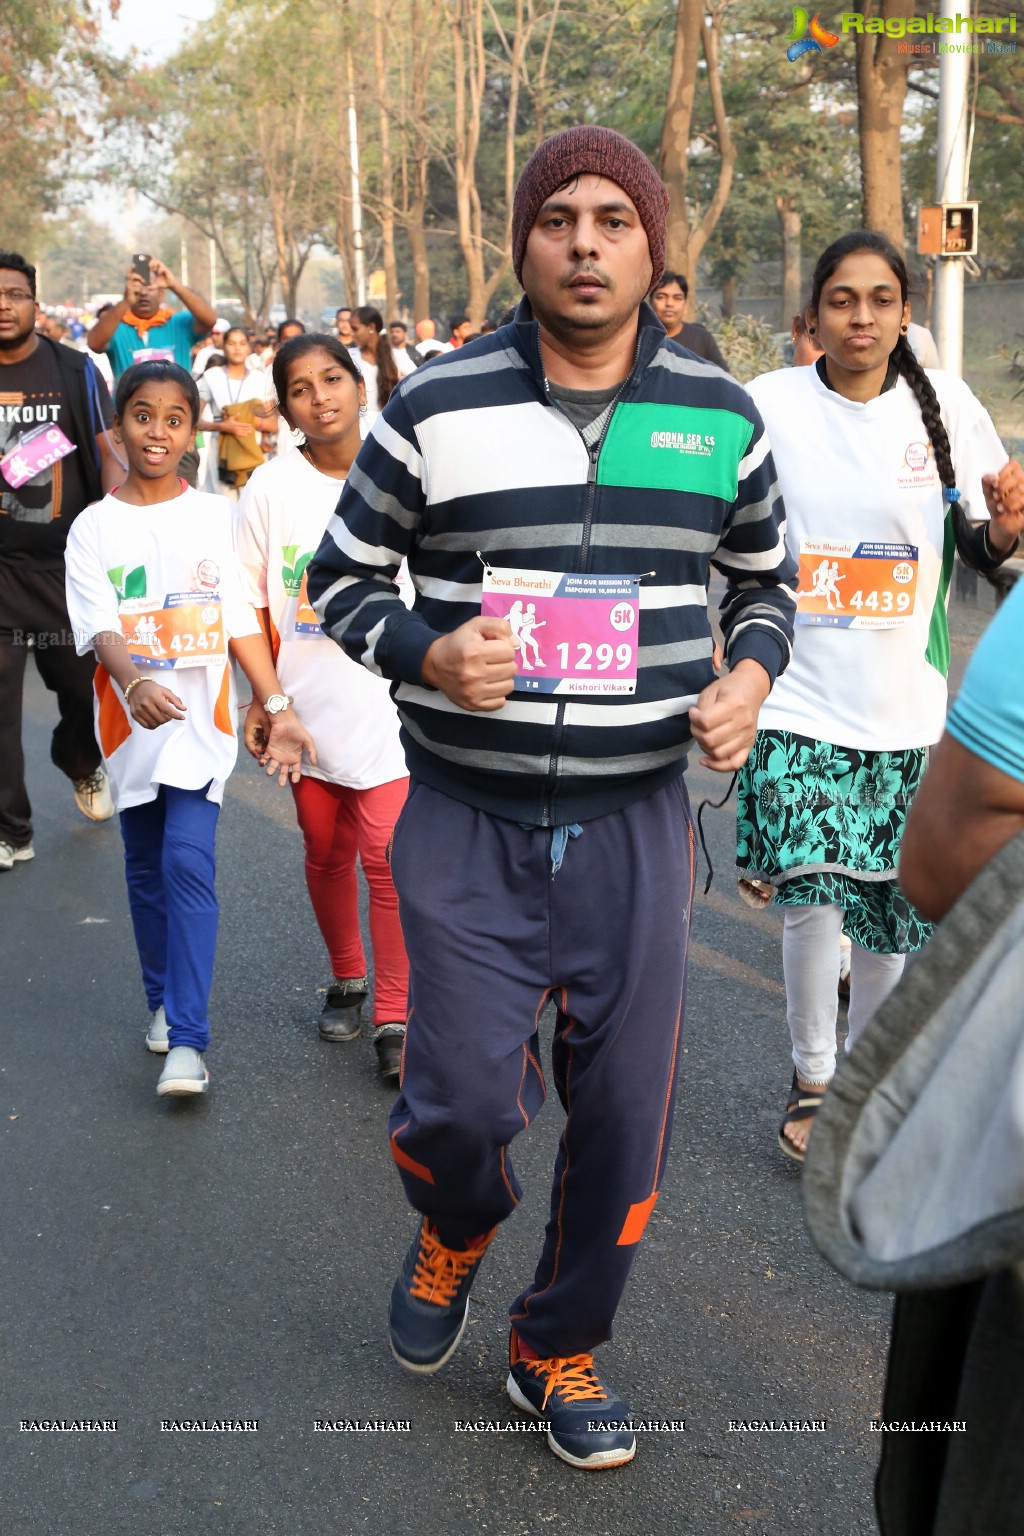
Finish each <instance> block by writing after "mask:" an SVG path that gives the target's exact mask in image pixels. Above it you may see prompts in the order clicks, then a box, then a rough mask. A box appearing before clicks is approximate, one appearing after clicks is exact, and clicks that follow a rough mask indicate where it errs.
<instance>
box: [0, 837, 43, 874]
mask: <svg viewBox="0 0 1024 1536" xmlns="http://www.w3.org/2000/svg"><path fill="white" fill-rule="evenodd" d="M35 856H36V851H35V849H34V848H33V847H32V844H31V843H26V844H25V846H24V848H12V847H11V845H10V843H0V869H13V868H14V866H15V864H25V863H27V862H28V860H29V859H34V858H35Z"/></svg>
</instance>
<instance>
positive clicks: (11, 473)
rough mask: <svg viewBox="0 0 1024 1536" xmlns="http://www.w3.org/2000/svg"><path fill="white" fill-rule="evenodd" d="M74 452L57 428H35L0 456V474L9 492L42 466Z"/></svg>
mask: <svg viewBox="0 0 1024 1536" xmlns="http://www.w3.org/2000/svg"><path fill="white" fill-rule="evenodd" d="M74 452H75V445H74V443H72V442H71V441H70V440H69V439H68V438H66V437H65V436H64V433H63V432H62V431H61V429H60V427H36V429H35V431H34V432H26V433H25V435H24V437H22V438H21V439H20V440H19V442H18V444H17V447H15V448H12V449H11V451H10V453H7V454H5V455H4V457H3V458H2V459H0V475H3V477H4V479H5V480H6V481H7V484H8V485H9V486H10V487H11V490H12V491H16V490H17V489H18V487H19V486H20V485H24V484H25V483H26V481H28V480H34V479H35V477H36V475H41V474H42V472H43V470H44V469H49V467H50V465H51V464H56V462H57V460H58V459H66V458H67V456H68V454H69V453H74Z"/></svg>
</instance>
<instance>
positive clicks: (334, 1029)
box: [320, 976, 370, 1041]
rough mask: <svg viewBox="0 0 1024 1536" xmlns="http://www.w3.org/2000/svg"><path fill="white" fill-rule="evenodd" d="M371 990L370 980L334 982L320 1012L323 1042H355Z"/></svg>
mask: <svg viewBox="0 0 1024 1536" xmlns="http://www.w3.org/2000/svg"><path fill="white" fill-rule="evenodd" d="M369 990H370V978H369V977H368V976H359V977H357V978H356V979H354V980H348V981H334V982H332V983H331V985H330V986H329V987H328V988H327V1000H326V1001H325V1003H324V1006H323V1008H322V1009H321V1011H320V1038H321V1040H331V1041H337V1040H354V1039H355V1038H356V1036H357V1035H358V1033H359V1031H360V1029H361V1028H362V1020H361V1017H360V1015H361V1014H362V1011H363V1004H364V1003H365V1002H366V998H367V994H368V993H369Z"/></svg>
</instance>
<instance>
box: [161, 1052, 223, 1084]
mask: <svg viewBox="0 0 1024 1536" xmlns="http://www.w3.org/2000/svg"><path fill="white" fill-rule="evenodd" d="M209 1081H210V1074H209V1072H207V1070H206V1062H205V1061H204V1059H203V1057H202V1056H201V1055H200V1053H199V1052H198V1051H197V1050H194V1049H193V1048H192V1046H191V1045H176V1046H175V1047H174V1049H173V1050H171V1051H168V1053H167V1060H166V1061H165V1062H164V1069H163V1071H162V1072H161V1073H160V1078H159V1081H158V1082H157V1085H156V1091H157V1093H159V1094H161V1095H163V1094H165V1093H205V1092H206V1087H207V1084H208V1083H209Z"/></svg>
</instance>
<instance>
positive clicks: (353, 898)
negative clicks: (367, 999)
mask: <svg viewBox="0 0 1024 1536" xmlns="http://www.w3.org/2000/svg"><path fill="white" fill-rule="evenodd" d="M408 788H409V780H408V779H407V778H406V779H393V780H392V781H391V783H390V784H378V785H376V786H375V788H373V789H348V788H346V787H345V785H343V784H328V783H325V782H324V780H323V779H312V778H310V777H309V776H308V775H307V774H303V775H302V777H301V778H300V779H299V782H298V783H297V784H295V783H293V784H292V793H293V794H294V796H295V810H296V814H297V816H298V819H299V826H300V827H301V828H302V836H303V841H304V842H305V846H306V884H307V886H308V887H309V898H310V901H311V902H312V903H313V911H314V913H315V914H316V920H317V925H318V926H319V929H320V932H321V933H322V934H323V937H324V943H325V944H326V945H327V952H328V954H329V956H330V960H331V969H332V971H333V972H334V975H335V976H336V977H337V978H338V979H339V980H343V979H345V978H346V977H355V976H365V974H366V954H365V951H364V949H363V941H362V937H361V935H360V932H359V887H358V883H357V880H356V854H357V853H358V855H359V860H360V863H361V864H362V866H363V873H364V874H365V876H366V883H367V885H368V886H369V887H370V942H371V944H372V946H373V969H374V997H373V1022H374V1024H389V1023H403V1022H404V1020H405V1015H406V1006H407V994H408V990H409V961H408V959H407V958H406V953H405V944H404V942H403V940H402V929H401V926H400V924H399V921H398V897H397V895H396V894H395V887H394V885H393V884H392V881H391V870H390V868H389V867H388V861H387V857H386V853H387V846H388V841H389V839H390V837H391V833H392V831H393V830H394V825H395V822H396V821H397V820H398V816H399V812H400V811H401V809H402V806H403V805H404V804H405V796H406V791H407V790H408Z"/></svg>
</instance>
